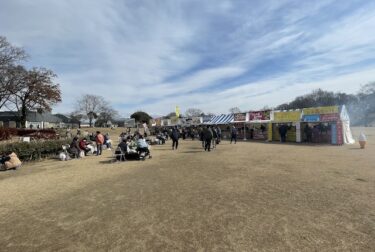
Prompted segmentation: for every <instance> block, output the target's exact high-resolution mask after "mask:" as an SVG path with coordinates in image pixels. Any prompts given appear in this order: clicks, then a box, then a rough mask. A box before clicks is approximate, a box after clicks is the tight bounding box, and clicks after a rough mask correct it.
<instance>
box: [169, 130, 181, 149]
mask: <svg viewBox="0 0 375 252" xmlns="http://www.w3.org/2000/svg"><path fill="white" fill-rule="evenodd" d="M179 138H180V131H179V130H178V129H177V126H175V127H174V128H173V129H172V133H171V139H172V150H174V149H176V150H177V148H178V139H179Z"/></svg>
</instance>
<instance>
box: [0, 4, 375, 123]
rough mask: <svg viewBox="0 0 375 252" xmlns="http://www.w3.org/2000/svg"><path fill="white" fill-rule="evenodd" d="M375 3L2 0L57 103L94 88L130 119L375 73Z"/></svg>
mask: <svg viewBox="0 0 375 252" xmlns="http://www.w3.org/2000/svg"><path fill="white" fill-rule="evenodd" d="M374 30H375V2H374V1H367V0H358V1H356V0H350V1H349V0H348V1H330V0H327V1H325V0H319V1H299V0H293V1H281V0H280V1H276V0H274V1H273V0H270V1H252V0H244V1H241V0H236V1H225V0H223V1H220V0H205V1H179V0H171V1H168V0H163V1H161V0H160V1H157V0H155V1H151V0H148V1H143V0H133V1H126V0H122V1H120V0H99V1H92V0H64V1H57V0H56V1H51V0H33V1H29V0H1V1H0V34H1V35H3V36H6V37H7V38H8V40H9V41H10V42H11V43H13V44H15V45H18V46H23V47H24V48H25V49H26V50H27V52H28V53H29V54H30V56H31V58H30V59H29V60H28V62H27V65H28V66H44V67H47V68H50V69H52V70H54V71H55V72H56V73H57V75H58V79H57V81H58V82H59V83H60V85H61V88H62V92H63V102H62V103H61V104H59V105H58V106H56V108H55V111H56V112H70V111H73V110H74V105H75V101H76V100H77V99H78V98H79V97H80V96H81V95H82V94H86V93H90V94H98V95H102V96H103V97H104V98H106V99H107V100H108V101H110V102H111V103H112V105H113V106H114V107H115V108H116V109H117V110H118V111H119V112H120V114H122V115H124V116H127V115H129V114H131V113H132V112H134V111H135V110H144V111H146V112H148V113H150V114H167V113H169V112H171V111H174V107H175V106H176V105H178V106H179V107H180V109H181V112H184V111H185V110H186V109H188V108H200V109H202V110H203V111H205V112H213V113H227V112H228V110H229V108H231V107H239V108H240V109H241V110H244V111H245V110H255V109H260V108H262V107H264V106H266V105H267V106H276V105H279V104H281V103H284V102H288V101H291V100H292V99H294V98H295V97H296V96H298V95H302V94H305V93H308V92H311V91H312V90H313V89H317V88H323V89H325V90H329V91H342V92H347V93H356V92H357V91H358V90H359V88H360V86H361V85H363V84H366V83H368V82H371V81H375V32H374Z"/></svg>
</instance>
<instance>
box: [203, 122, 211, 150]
mask: <svg viewBox="0 0 375 252" xmlns="http://www.w3.org/2000/svg"><path fill="white" fill-rule="evenodd" d="M203 138H204V141H205V145H204V150H205V151H211V141H212V138H213V133H212V130H211V128H210V126H207V127H206V128H204V129H203Z"/></svg>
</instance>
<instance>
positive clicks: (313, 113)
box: [301, 106, 354, 145]
mask: <svg viewBox="0 0 375 252" xmlns="http://www.w3.org/2000/svg"><path fill="white" fill-rule="evenodd" d="M301 122H302V123H301V129H302V130H301V131H302V140H303V141H304V142H312V143H320V144H321V143H327V144H335V145H341V144H344V143H353V142H354V140H353V137H352V135H351V131H350V121H349V115H348V113H347V111H346V108H345V106H341V107H339V106H325V107H316V108H305V109H303V111H302V120H301ZM344 138H345V139H344Z"/></svg>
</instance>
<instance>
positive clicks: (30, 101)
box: [8, 68, 61, 127]
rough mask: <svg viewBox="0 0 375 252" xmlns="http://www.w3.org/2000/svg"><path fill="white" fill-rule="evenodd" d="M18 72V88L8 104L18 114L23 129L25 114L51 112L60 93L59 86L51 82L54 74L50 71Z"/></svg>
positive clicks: (37, 69) (21, 69)
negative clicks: (35, 111)
mask: <svg viewBox="0 0 375 252" xmlns="http://www.w3.org/2000/svg"><path fill="white" fill-rule="evenodd" d="M18 71H19V72H18V74H19V75H18V78H20V80H19V82H17V83H18V84H19V87H18V90H16V92H14V94H12V96H11V97H10V100H9V103H10V106H13V110H16V111H17V112H18V114H19V117H20V121H21V126H22V127H25V126H26V116H27V112H28V111H30V110H37V111H38V112H44V111H51V110H52V106H53V105H55V104H56V103H58V102H61V91H60V86H59V84H57V83H55V82H54V80H53V79H54V78H55V77H56V74H55V73H53V72H52V71H51V70H48V69H45V68H33V69H32V70H29V71H27V70H25V69H24V68H19V69H18ZM19 76H22V78H21V77H19ZM8 108H9V107H8Z"/></svg>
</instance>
